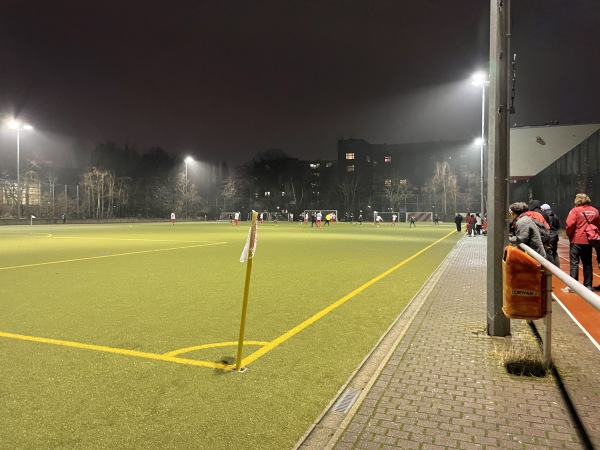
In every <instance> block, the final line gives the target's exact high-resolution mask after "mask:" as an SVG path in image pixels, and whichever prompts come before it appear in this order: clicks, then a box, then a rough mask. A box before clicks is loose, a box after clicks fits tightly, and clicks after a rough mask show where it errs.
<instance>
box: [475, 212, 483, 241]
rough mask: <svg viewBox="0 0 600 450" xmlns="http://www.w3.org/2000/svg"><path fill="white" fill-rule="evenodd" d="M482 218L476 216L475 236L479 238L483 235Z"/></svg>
mask: <svg viewBox="0 0 600 450" xmlns="http://www.w3.org/2000/svg"><path fill="white" fill-rule="evenodd" d="M481 224H482V222H481V216H480V215H479V214H475V234H477V235H478V236H480V235H481Z"/></svg>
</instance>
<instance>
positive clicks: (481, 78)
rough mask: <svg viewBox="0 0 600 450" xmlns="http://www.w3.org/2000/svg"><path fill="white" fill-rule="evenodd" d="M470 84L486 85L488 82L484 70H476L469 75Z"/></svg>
mask: <svg viewBox="0 0 600 450" xmlns="http://www.w3.org/2000/svg"><path fill="white" fill-rule="evenodd" d="M471 84H472V85H473V86H487V85H488V84H490V82H489V80H488V76H487V74H485V73H484V72H477V73H474V74H473V75H472V76H471Z"/></svg>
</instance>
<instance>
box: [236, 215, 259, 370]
mask: <svg viewBox="0 0 600 450" xmlns="http://www.w3.org/2000/svg"><path fill="white" fill-rule="evenodd" d="M257 218H258V213H257V212H256V211H252V224H251V225H250V231H248V239H247V240H246V246H245V247H244V250H243V251H242V256H241V257H240V262H246V261H248V265H247V266H246V283H245V285H244V302H243V304H242V320H241V322H240V338H239V340H238V351H237V358H236V363H235V370H237V371H238V372H241V371H244V370H246V369H245V368H244V369H242V348H243V347H244V331H245V329H246V312H247V311H248V294H249V292H250V276H251V275H252V260H253V259H254V252H255V250H256V238H257V221H256V219H257Z"/></svg>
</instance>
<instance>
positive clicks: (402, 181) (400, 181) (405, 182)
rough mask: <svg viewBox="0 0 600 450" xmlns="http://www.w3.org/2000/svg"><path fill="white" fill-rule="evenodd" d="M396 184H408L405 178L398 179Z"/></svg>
mask: <svg viewBox="0 0 600 450" xmlns="http://www.w3.org/2000/svg"><path fill="white" fill-rule="evenodd" d="M398 184H402V185H406V184H408V181H407V180H398Z"/></svg>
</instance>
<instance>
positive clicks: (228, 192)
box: [221, 176, 237, 209]
mask: <svg viewBox="0 0 600 450" xmlns="http://www.w3.org/2000/svg"><path fill="white" fill-rule="evenodd" d="M221 195H222V196H223V209H226V206H225V204H226V203H225V202H228V201H231V202H232V205H231V207H232V208H233V207H234V206H235V205H234V200H235V198H236V196H237V182H236V181H235V179H234V178H233V177H231V176H229V177H227V178H225V180H224V181H223V185H222V186H221Z"/></svg>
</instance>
